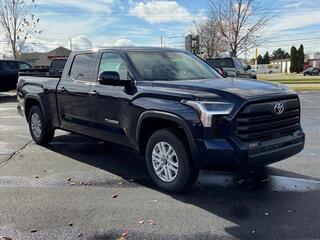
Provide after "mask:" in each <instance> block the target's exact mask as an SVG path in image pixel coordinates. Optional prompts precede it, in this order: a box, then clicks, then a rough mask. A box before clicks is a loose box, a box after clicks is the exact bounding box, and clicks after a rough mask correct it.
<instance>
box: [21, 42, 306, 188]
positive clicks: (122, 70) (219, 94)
mask: <svg viewBox="0 0 320 240" xmlns="http://www.w3.org/2000/svg"><path fill="white" fill-rule="evenodd" d="M17 93H18V112H19V113H20V114H21V115H22V116H25V117H26V120H27V121H28V123H29V129H30V133H31V136H32V138H33V140H34V141H35V142H36V143H37V144H47V143H49V142H51V141H52V140H53V137H54V132H55V129H63V130H66V131H70V132H75V133H79V134H82V135H87V136H91V137H94V138H97V139H101V140H103V141H109V142H113V143H117V144H121V145H124V146H126V147H130V148H132V149H134V150H136V151H139V152H140V153H141V155H142V156H145V158H146V166H147V170H148V172H149V175H150V177H151V179H152V181H153V182H154V184H155V185H156V186H158V187H159V188H161V189H163V190H166V191H169V192H181V191H183V190H185V189H186V188H188V187H190V186H192V185H193V183H195V181H196V180H197V177H198V174H199V170H200V169H201V168H202V167H205V166H207V165H208V164H209V165H212V164H213V165H216V166H223V167H227V168H230V169H233V168H242V169H252V168H259V167H262V166H266V165H269V164H271V163H273V162H277V161H280V160H282V159H285V158H288V157H290V156H293V155H295V154H297V153H299V152H300V151H302V149H303V148H304V141H305V135H304V133H303V131H302V128H301V126H300V102H299V97H298V95H297V94H296V93H295V92H294V91H292V90H290V89H289V88H288V87H286V86H283V85H280V84H276V83H268V82H262V81H253V80H251V79H228V78H222V77H221V76H220V75H219V74H218V73H217V72H216V71H215V70H214V69H213V68H212V67H210V66H209V65H208V64H206V63H205V62H204V61H202V60H201V59H199V58H198V57H196V56H194V55H193V54H192V53H190V52H187V51H183V50H178V49H171V48H169V49H167V48H141V47H131V48H116V47H114V48H106V49H101V50H99V51H97V50H94V51H89V50H88V51H78V52H73V53H72V54H71V55H70V57H69V59H68V61H67V64H66V66H65V68H64V70H63V73H62V76H61V77H57V76H53V77H50V76H49V77H43V76H40V77H37V76H23V75H21V76H20V79H19V83H18V86H17Z"/></svg>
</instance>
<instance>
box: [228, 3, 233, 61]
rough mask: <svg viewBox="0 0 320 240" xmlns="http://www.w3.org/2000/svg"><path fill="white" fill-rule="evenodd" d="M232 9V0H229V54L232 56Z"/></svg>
mask: <svg viewBox="0 0 320 240" xmlns="http://www.w3.org/2000/svg"><path fill="white" fill-rule="evenodd" d="M231 11H232V0H229V11H228V12H229V13H228V15H229V16H228V18H229V22H228V56H229V57H231Z"/></svg>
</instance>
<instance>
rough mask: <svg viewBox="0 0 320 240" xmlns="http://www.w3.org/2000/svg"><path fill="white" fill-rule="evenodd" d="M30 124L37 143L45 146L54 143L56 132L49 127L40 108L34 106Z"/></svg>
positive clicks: (30, 114) (29, 120)
mask: <svg viewBox="0 0 320 240" xmlns="http://www.w3.org/2000/svg"><path fill="white" fill-rule="evenodd" d="M28 122H29V130H30V133H31V136H32V139H33V140H34V141H35V143H37V144H39V145H45V144H47V143H49V142H51V141H52V139H53V137H54V130H53V129H52V128H51V127H50V126H49V124H48V122H47V120H46V119H45V118H44V116H43V113H42V111H41V109H40V108H39V107H38V106H33V107H32V108H31V110H30V112H29V117H28Z"/></svg>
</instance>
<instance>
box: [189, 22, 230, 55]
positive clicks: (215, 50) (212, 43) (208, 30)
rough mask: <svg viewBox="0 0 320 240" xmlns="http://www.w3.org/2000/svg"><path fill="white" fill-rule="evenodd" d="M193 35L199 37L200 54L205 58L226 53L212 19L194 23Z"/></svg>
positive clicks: (224, 45) (222, 40)
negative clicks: (202, 53)
mask: <svg viewBox="0 0 320 240" xmlns="http://www.w3.org/2000/svg"><path fill="white" fill-rule="evenodd" d="M194 29H195V35H199V37H200V46H199V48H200V49H201V52H204V53H205V55H206V58H210V57H216V56H218V55H220V54H221V53H223V52H225V51H226V42H225V39H224V38H223V37H222V36H221V32H220V31H219V28H218V26H217V21H216V20H215V19H213V18H211V19H202V20H199V21H196V22H195V23H194Z"/></svg>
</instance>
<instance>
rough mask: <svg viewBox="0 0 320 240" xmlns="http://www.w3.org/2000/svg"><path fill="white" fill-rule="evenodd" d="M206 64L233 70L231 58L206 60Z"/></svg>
mask: <svg viewBox="0 0 320 240" xmlns="http://www.w3.org/2000/svg"><path fill="white" fill-rule="evenodd" d="M207 62H208V63H209V64H210V65H211V66H212V67H215V68H234V63H233V61H232V59H231V58H218V59H208V60H207Z"/></svg>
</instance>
